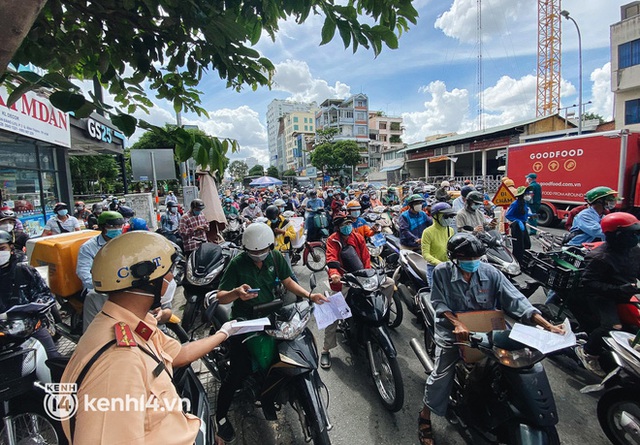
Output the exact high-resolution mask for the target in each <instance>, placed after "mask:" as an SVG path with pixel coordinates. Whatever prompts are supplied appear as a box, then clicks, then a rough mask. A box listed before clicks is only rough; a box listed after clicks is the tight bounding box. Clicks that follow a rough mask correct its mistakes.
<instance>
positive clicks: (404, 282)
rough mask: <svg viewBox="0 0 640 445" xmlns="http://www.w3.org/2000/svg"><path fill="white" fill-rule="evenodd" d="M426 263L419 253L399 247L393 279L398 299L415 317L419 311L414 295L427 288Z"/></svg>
mask: <svg viewBox="0 0 640 445" xmlns="http://www.w3.org/2000/svg"><path fill="white" fill-rule="evenodd" d="M427 265H428V263H427V260H425V259H424V257H423V256H422V255H420V254H419V253H417V252H413V251H411V250H406V249H400V251H399V259H398V267H397V268H396V270H395V272H394V273H393V281H395V282H396V286H398V294H399V295H400V299H401V300H402V301H403V302H404V304H405V305H406V306H407V308H408V309H409V312H411V313H412V314H413V315H415V316H417V317H420V311H419V308H418V306H417V305H416V302H415V295H417V294H418V293H419V292H422V291H426V290H429V281H428V279H427Z"/></svg>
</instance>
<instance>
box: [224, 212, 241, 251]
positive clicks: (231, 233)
mask: <svg viewBox="0 0 640 445" xmlns="http://www.w3.org/2000/svg"><path fill="white" fill-rule="evenodd" d="M243 232H244V227H243V225H242V220H241V219H240V216H239V215H236V214H235V213H230V214H228V215H227V226H226V227H225V228H224V230H223V231H222V237H223V238H224V240H225V241H228V242H230V243H233V244H235V245H237V246H241V245H242V233H243Z"/></svg>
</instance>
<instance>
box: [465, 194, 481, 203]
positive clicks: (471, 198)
mask: <svg viewBox="0 0 640 445" xmlns="http://www.w3.org/2000/svg"><path fill="white" fill-rule="evenodd" d="M466 202H467V204H482V203H483V202H484V195H483V194H482V193H480V192H469V194H468V195H467V198H466Z"/></svg>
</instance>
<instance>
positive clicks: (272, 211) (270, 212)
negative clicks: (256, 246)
mask: <svg viewBox="0 0 640 445" xmlns="http://www.w3.org/2000/svg"><path fill="white" fill-rule="evenodd" d="M279 214H280V211H279V210H278V207H276V206H274V205H270V206H269V207H267V209H266V210H265V211H264V216H266V217H267V219H268V220H270V221H271V220H273V219H276V218H277V217H278V215H279Z"/></svg>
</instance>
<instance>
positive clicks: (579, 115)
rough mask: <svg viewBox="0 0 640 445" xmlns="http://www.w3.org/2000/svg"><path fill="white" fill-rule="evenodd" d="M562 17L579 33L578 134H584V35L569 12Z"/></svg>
mask: <svg viewBox="0 0 640 445" xmlns="http://www.w3.org/2000/svg"><path fill="white" fill-rule="evenodd" d="M560 15H561V16H563V17H564V18H565V19H567V20H571V21H572V22H573V24H574V25H576V31H578V69H579V71H580V73H579V76H580V78H579V79H578V134H582V35H581V34H580V27H579V26H578V23H577V22H576V21H575V20H574V19H573V17H571V16H570V15H569V11H567V10H563V11H562V12H560Z"/></svg>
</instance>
